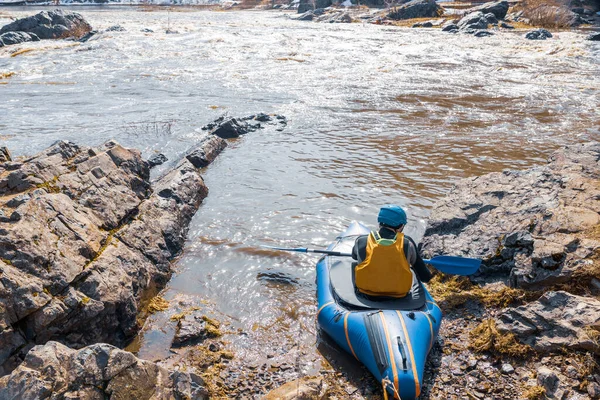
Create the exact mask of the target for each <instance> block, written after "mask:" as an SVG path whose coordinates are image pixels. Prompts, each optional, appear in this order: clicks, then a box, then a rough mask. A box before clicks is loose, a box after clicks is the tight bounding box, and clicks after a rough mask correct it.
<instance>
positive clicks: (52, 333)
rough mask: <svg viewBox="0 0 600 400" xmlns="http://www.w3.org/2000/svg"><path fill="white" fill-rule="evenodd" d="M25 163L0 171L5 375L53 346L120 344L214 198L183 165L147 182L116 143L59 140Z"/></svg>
mask: <svg viewBox="0 0 600 400" xmlns="http://www.w3.org/2000/svg"><path fill="white" fill-rule="evenodd" d="M213 139H214V140H222V139H219V138H217V137H214V138H213ZM201 145H202V144H201ZM206 151H207V152H209V153H211V152H213V151H214V150H208V149H207V150H206ZM20 161H21V162H20V163H15V162H12V163H4V164H0V177H1V178H0V196H2V203H0V207H1V208H2V209H3V210H4V211H5V214H6V215H9V216H10V217H9V218H8V220H7V221H5V222H4V223H2V229H1V230H0V232H1V235H0V349H1V350H0V375H3V374H5V373H8V372H9V371H10V370H11V369H12V368H14V367H15V365H16V364H18V362H19V360H20V359H22V356H23V355H24V354H25V353H26V352H27V351H28V350H29V349H30V348H31V347H32V346H33V345H35V344H42V343H45V342H47V341H49V340H60V341H61V342H63V343H65V344H67V345H69V346H71V347H76V348H79V347H82V346H85V345H89V344H90V343H95V342H109V343H111V344H114V345H117V346H124V345H125V344H126V343H127V342H128V341H129V340H130V339H131V338H132V336H133V335H134V334H135V333H136V332H137V329H138V321H137V317H138V314H139V310H140V308H141V307H142V306H143V304H142V301H143V299H145V298H147V297H148V295H149V294H150V293H155V290H156V289H157V288H159V289H160V288H161V287H163V286H164V285H165V284H166V282H167V281H168V279H169V277H170V273H171V264H170V262H171V260H172V259H173V258H174V257H176V256H178V255H179V253H180V252H181V250H182V248H183V244H184V241H185V237H186V233H187V229H188V224H189V222H190V221H191V218H192V217H193V215H194V214H195V212H196V210H197V208H198V207H199V205H200V202H201V201H202V200H203V199H204V197H205V196H206V195H207V193H208V189H207V188H206V186H205V185H204V181H203V180H202V177H201V176H200V171H199V169H198V168H196V167H195V166H194V165H193V164H192V163H191V162H190V161H188V159H187V158H184V159H182V160H181V161H180V162H179V163H178V164H177V165H176V166H175V167H174V168H173V169H172V170H169V171H167V173H165V174H164V175H163V176H161V177H160V178H159V179H157V180H156V181H155V182H154V183H152V184H151V183H150V171H149V164H148V163H147V162H146V161H144V160H143V159H142V157H141V155H140V153H139V152H138V151H136V150H131V149H126V148H124V147H122V146H121V145H119V144H118V143H116V142H114V141H108V142H106V143H105V144H103V145H101V146H99V147H85V146H78V145H76V144H73V143H70V142H64V141H61V142H57V143H56V144H54V145H53V146H51V147H50V148H48V149H46V150H44V151H43V152H41V153H39V154H37V155H34V156H32V157H29V158H26V159H23V160H20Z"/></svg>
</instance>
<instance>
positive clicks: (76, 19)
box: [0, 10, 92, 39]
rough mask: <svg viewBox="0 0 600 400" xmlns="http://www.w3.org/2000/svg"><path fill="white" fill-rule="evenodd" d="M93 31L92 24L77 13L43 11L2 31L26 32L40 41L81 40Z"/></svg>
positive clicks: (13, 23)
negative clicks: (69, 38)
mask: <svg viewBox="0 0 600 400" xmlns="http://www.w3.org/2000/svg"><path fill="white" fill-rule="evenodd" d="M91 30H92V27H91V26H90V24H89V23H88V22H87V21H86V20H85V19H84V18H83V17H82V16H81V14H79V13H75V12H70V11H67V12H64V11H63V10H54V11H42V12H40V13H38V14H36V15H33V16H31V17H26V18H22V19H18V20H16V21H13V22H11V23H10V24H8V25H5V26H3V27H2V28H1V29H0V34H3V33H6V32H26V33H32V34H34V35H36V36H37V37H38V38H40V39H63V38H68V37H75V38H80V37H81V36H83V35H85V34H86V33H88V32H89V31H91Z"/></svg>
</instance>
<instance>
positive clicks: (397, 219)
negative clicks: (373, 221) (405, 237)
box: [377, 204, 406, 231]
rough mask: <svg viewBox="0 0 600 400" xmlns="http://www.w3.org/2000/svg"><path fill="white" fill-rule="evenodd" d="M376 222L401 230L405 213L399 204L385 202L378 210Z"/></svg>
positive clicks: (404, 222) (404, 221)
mask: <svg viewBox="0 0 600 400" xmlns="http://www.w3.org/2000/svg"><path fill="white" fill-rule="evenodd" d="M377 222H379V225H380V226H383V227H386V228H391V229H393V230H397V231H402V229H403V228H404V225H406V213H405V212H404V210H403V209H402V207H400V206H397V205H395V204H387V205H385V206H383V207H381V209H380V210H379V215H378V216H377Z"/></svg>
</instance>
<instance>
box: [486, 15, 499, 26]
mask: <svg viewBox="0 0 600 400" xmlns="http://www.w3.org/2000/svg"><path fill="white" fill-rule="evenodd" d="M484 17H485V19H487V21H488V22H489V23H490V24H492V25H495V24H497V23H498V19H497V18H496V16H495V15H494V14H492V13H487V14H485V15H484Z"/></svg>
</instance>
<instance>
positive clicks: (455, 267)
mask: <svg viewBox="0 0 600 400" xmlns="http://www.w3.org/2000/svg"><path fill="white" fill-rule="evenodd" d="M260 247H265V248H267V249H272V250H280V251H296V252H298V253H319V254H327V255H329V256H339V257H352V254H351V253H341V252H339V251H330V250H316V249H307V248H306V247H295V248H285V247H272V246H260ZM423 261H424V262H425V263H427V264H430V265H432V266H433V267H434V268H435V269H437V270H438V271H441V272H443V273H445V274H451V275H472V274H474V273H475V272H477V270H478V269H479V266H480V265H481V260H479V259H477V258H466V257H455V256H437V257H433V258H432V259H430V260H423Z"/></svg>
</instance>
